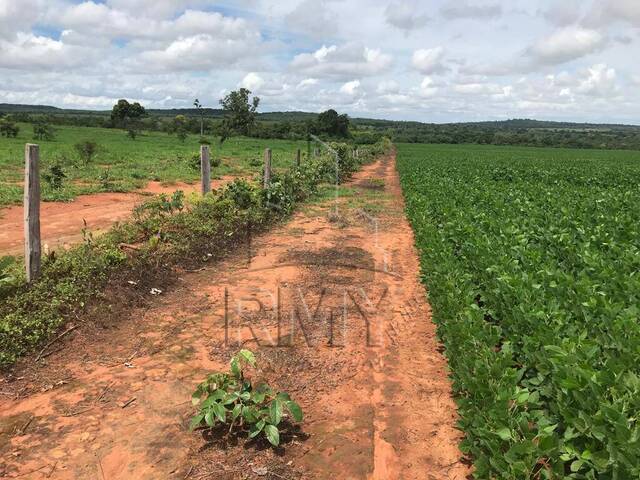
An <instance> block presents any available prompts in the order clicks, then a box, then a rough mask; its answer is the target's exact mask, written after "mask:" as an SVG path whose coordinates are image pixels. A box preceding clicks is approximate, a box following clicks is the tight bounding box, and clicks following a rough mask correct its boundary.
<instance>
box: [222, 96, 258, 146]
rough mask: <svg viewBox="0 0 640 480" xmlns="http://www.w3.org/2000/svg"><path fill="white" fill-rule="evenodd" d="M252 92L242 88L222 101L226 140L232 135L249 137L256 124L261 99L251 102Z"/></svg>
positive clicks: (223, 127)
mask: <svg viewBox="0 0 640 480" xmlns="http://www.w3.org/2000/svg"><path fill="white" fill-rule="evenodd" d="M249 95H251V90H248V89H246V88H241V89H240V90H236V91H233V92H231V93H229V94H228V95H226V96H225V97H224V98H223V99H222V100H220V105H222V109H223V110H224V119H223V120H222V132H223V133H222V137H223V139H222V140H224V139H226V138H227V137H228V136H229V135H231V134H232V133H235V134H238V135H249V133H250V131H251V129H252V127H253V126H254V125H255V122H256V112H257V110H258V105H259V104H260V99H259V98H258V97H253V99H251V101H249Z"/></svg>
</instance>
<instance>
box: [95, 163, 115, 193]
mask: <svg viewBox="0 0 640 480" xmlns="http://www.w3.org/2000/svg"><path fill="white" fill-rule="evenodd" d="M98 183H99V184H100V189H101V190H102V191H104V192H115V191H116V184H115V181H114V180H113V177H112V176H111V170H109V169H108V168H105V169H104V170H103V171H102V172H101V173H100V175H98Z"/></svg>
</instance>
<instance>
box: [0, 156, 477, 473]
mask: <svg viewBox="0 0 640 480" xmlns="http://www.w3.org/2000/svg"><path fill="white" fill-rule="evenodd" d="M177 274H179V275H180V282H179V283H178V286H177V287H176V288H175V290H173V291H171V292H168V293H166V294H163V295H161V296H160V297H159V298H158V300H157V302H156V303H155V304H154V305H153V306H152V307H151V308H148V309H144V310H143V309H138V310H135V311H133V312H131V315H130V316H129V317H128V318H123V319H121V320H120V321H119V322H117V323H116V324H115V325H105V326H104V329H103V330H100V329H97V330H96V329H93V330H91V331H90V335H89V333H87V332H84V331H83V330H82V329H79V331H78V332H77V333H76V332H74V333H73V334H71V335H69V337H71V338H69V339H65V346H66V348H65V349H64V350H63V351H62V352H59V353H56V354H54V355H52V356H50V357H48V358H47V359H46V362H47V365H46V366H45V367H42V368H38V369H32V370H28V371H26V372H23V373H22V374H21V373H20V372H17V373H16V375H23V376H26V378H25V379H22V380H15V379H12V378H7V377H5V379H4V381H3V382H2V383H0V390H2V391H9V392H11V391H15V385H29V386H30V389H31V390H34V389H35V390H36V391H34V392H33V393H31V394H30V395H29V396H26V397H25V398H20V399H18V400H10V399H3V400H0V454H1V457H2V461H1V462H0V476H2V474H4V475H5V476H6V477H8V478H11V477H15V476H16V475H23V476H22V477H21V478H60V479H67V478H68V479H71V478H103V477H104V478H105V479H109V480H111V479H125V478H137V479H147V478H148V479H155V478H171V479H173V478H175V479H183V478H187V477H188V478H199V479H200V478H202V479H204V478H216V479H239V478H273V479H276V478H285V479H296V478H305V479H307V478H319V479H324V478H334V477H336V475H337V476H338V478H341V479H376V480H378V479H380V480H381V479H395V478H400V479H425V478H426V479H464V478H465V477H466V475H468V473H469V471H468V468H467V467H466V466H465V465H464V464H463V463H461V461H460V458H461V454H460V452H459V450H458V448H457V444H458V442H459V440H460V434H459V432H458V431H457V430H456V429H455V427H454V425H455V421H456V412H455V404H454V402H453V400H452V398H451V393H450V384H449V381H448V379H447V370H446V362H445V360H444V358H443V357H442V355H441V354H440V353H439V344H438V341H437V338H436V335H435V326H434V325H433V324H432V323H431V321H430V311H429V307H428V305H427V303H426V300H425V294H424V288H423V287H422V285H421V284H420V283H419V278H418V275H419V263H418V256H417V253H416V251H415V248H414V245H413V234H412V231H411V229H410V227H409V224H408V222H407V220H406V219H405V217H404V213H403V201H402V195H401V191H400V186H399V181H398V176H397V173H396V171H395V162H394V158H393V157H392V156H391V157H387V158H383V159H380V160H379V161H377V162H375V163H373V164H371V165H368V166H366V167H364V168H363V170H362V171H360V172H358V173H357V174H356V175H354V178H353V179H352V181H351V182H350V184H349V187H348V190H347V192H346V195H345V196H343V197H342V198H340V199H339V200H338V202H337V204H336V203H334V202H333V201H327V202H325V203H320V204H312V205H309V206H305V207H304V209H303V210H302V211H301V212H298V213H297V214H296V215H294V217H293V218H292V219H291V220H290V221H289V222H287V223H286V224H285V225H281V226H279V227H277V228H275V229H274V230H272V231H270V232H269V233H267V234H264V235H261V236H259V237H257V238H255V239H253V240H252V242H251V243H250V244H248V245H247V246H246V248H240V249H239V250H238V251H237V252H236V253H235V254H234V255H233V256H231V257H229V258H227V259H225V260H223V261H221V262H220V263H218V264H217V265H215V266H211V267H208V268H206V269H205V270H203V271H200V272H197V273H184V272H181V273H177ZM131 288H135V287H134V286H132V287H131ZM225 325H226V328H225ZM225 338H226V342H225ZM240 345H242V346H244V347H246V348H251V349H253V350H254V351H256V353H257V357H258V362H259V365H260V370H259V371H258V372H256V373H255V375H257V376H260V377H262V378H265V379H267V380H268V381H269V382H270V383H272V384H274V386H276V387H277V388H279V389H282V390H285V391H288V392H289V393H291V395H292V397H294V398H295V399H297V400H298V401H299V402H300V404H301V405H302V407H303V410H304V411H305V421H304V423H303V424H302V431H303V433H301V432H296V431H293V432H291V433H290V434H288V435H285V436H284V437H283V438H284V439H285V442H284V445H283V448H282V449H278V450H273V449H271V448H267V446H266V445H264V444H263V443H260V442H258V443H251V442H249V443H246V442H245V441H244V440H243V439H238V438H234V437H228V436H216V435H204V434H197V433H189V432H187V428H186V427H187V424H188V421H189V417H190V415H191V414H192V413H193V410H192V408H191V406H190V402H189V398H190V392H191V391H192V389H193V388H194V386H195V384H196V383H197V382H198V381H200V380H201V379H202V378H203V377H204V376H205V375H206V373H208V372H209V371H211V370H215V369H222V368H226V367H225V364H226V362H227V361H228V359H229V357H230V355H232V354H233V353H235V351H237V350H238V348H240ZM10 380H12V381H10ZM12 388H13V390H12ZM39 390H40V391H39ZM41 390H44V391H41ZM134 398H135V400H133V402H132V403H130V404H127V402H128V401H129V400H131V399H134ZM27 422H28V425H27V428H23V427H24V425H25V424H27ZM36 469H38V470H37V471H36ZM264 469H266V470H264ZM32 471H33V472H32ZM265 471H266V472H268V473H267V474H266V475H265V474H264V472H265ZM28 472H32V473H28ZM25 474H26V475H25ZM47 475H49V477H47Z"/></svg>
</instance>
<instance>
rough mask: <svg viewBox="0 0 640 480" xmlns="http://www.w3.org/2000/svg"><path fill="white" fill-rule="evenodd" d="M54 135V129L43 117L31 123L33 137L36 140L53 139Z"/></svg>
mask: <svg viewBox="0 0 640 480" xmlns="http://www.w3.org/2000/svg"><path fill="white" fill-rule="evenodd" d="M54 137H55V130H54V129H53V127H52V126H51V125H49V123H47V121H46V120H45V119H44V118H40V119H38V120H36V122H35V123H34V124H33V138H34V139H36V140H47V141H50V140H53V139H54Z"/></svg>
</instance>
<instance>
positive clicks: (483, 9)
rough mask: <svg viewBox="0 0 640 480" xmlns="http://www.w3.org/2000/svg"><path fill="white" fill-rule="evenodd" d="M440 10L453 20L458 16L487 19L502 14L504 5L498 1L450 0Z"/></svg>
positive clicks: (444, 15) (443, 14)
mask: <svg viewBox="0 0 640 480" xmlns="http://www.w3.org/2000/svg"><path fill="white" fill-rule="evenodd" d="M440 12H441V13H442V16H443V17H445V18H448V19H451V20H454V19H458V18H472V19H481V18H483V19H486V18H496V17H499V16H500V15H502V6H501V5H500V4H498V3H484V4H480V3H470V2H469V1H465V0H450V1H449V3H447V4H446V5H444V6H443V7H442V8H441V9H440Z"/></svg>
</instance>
